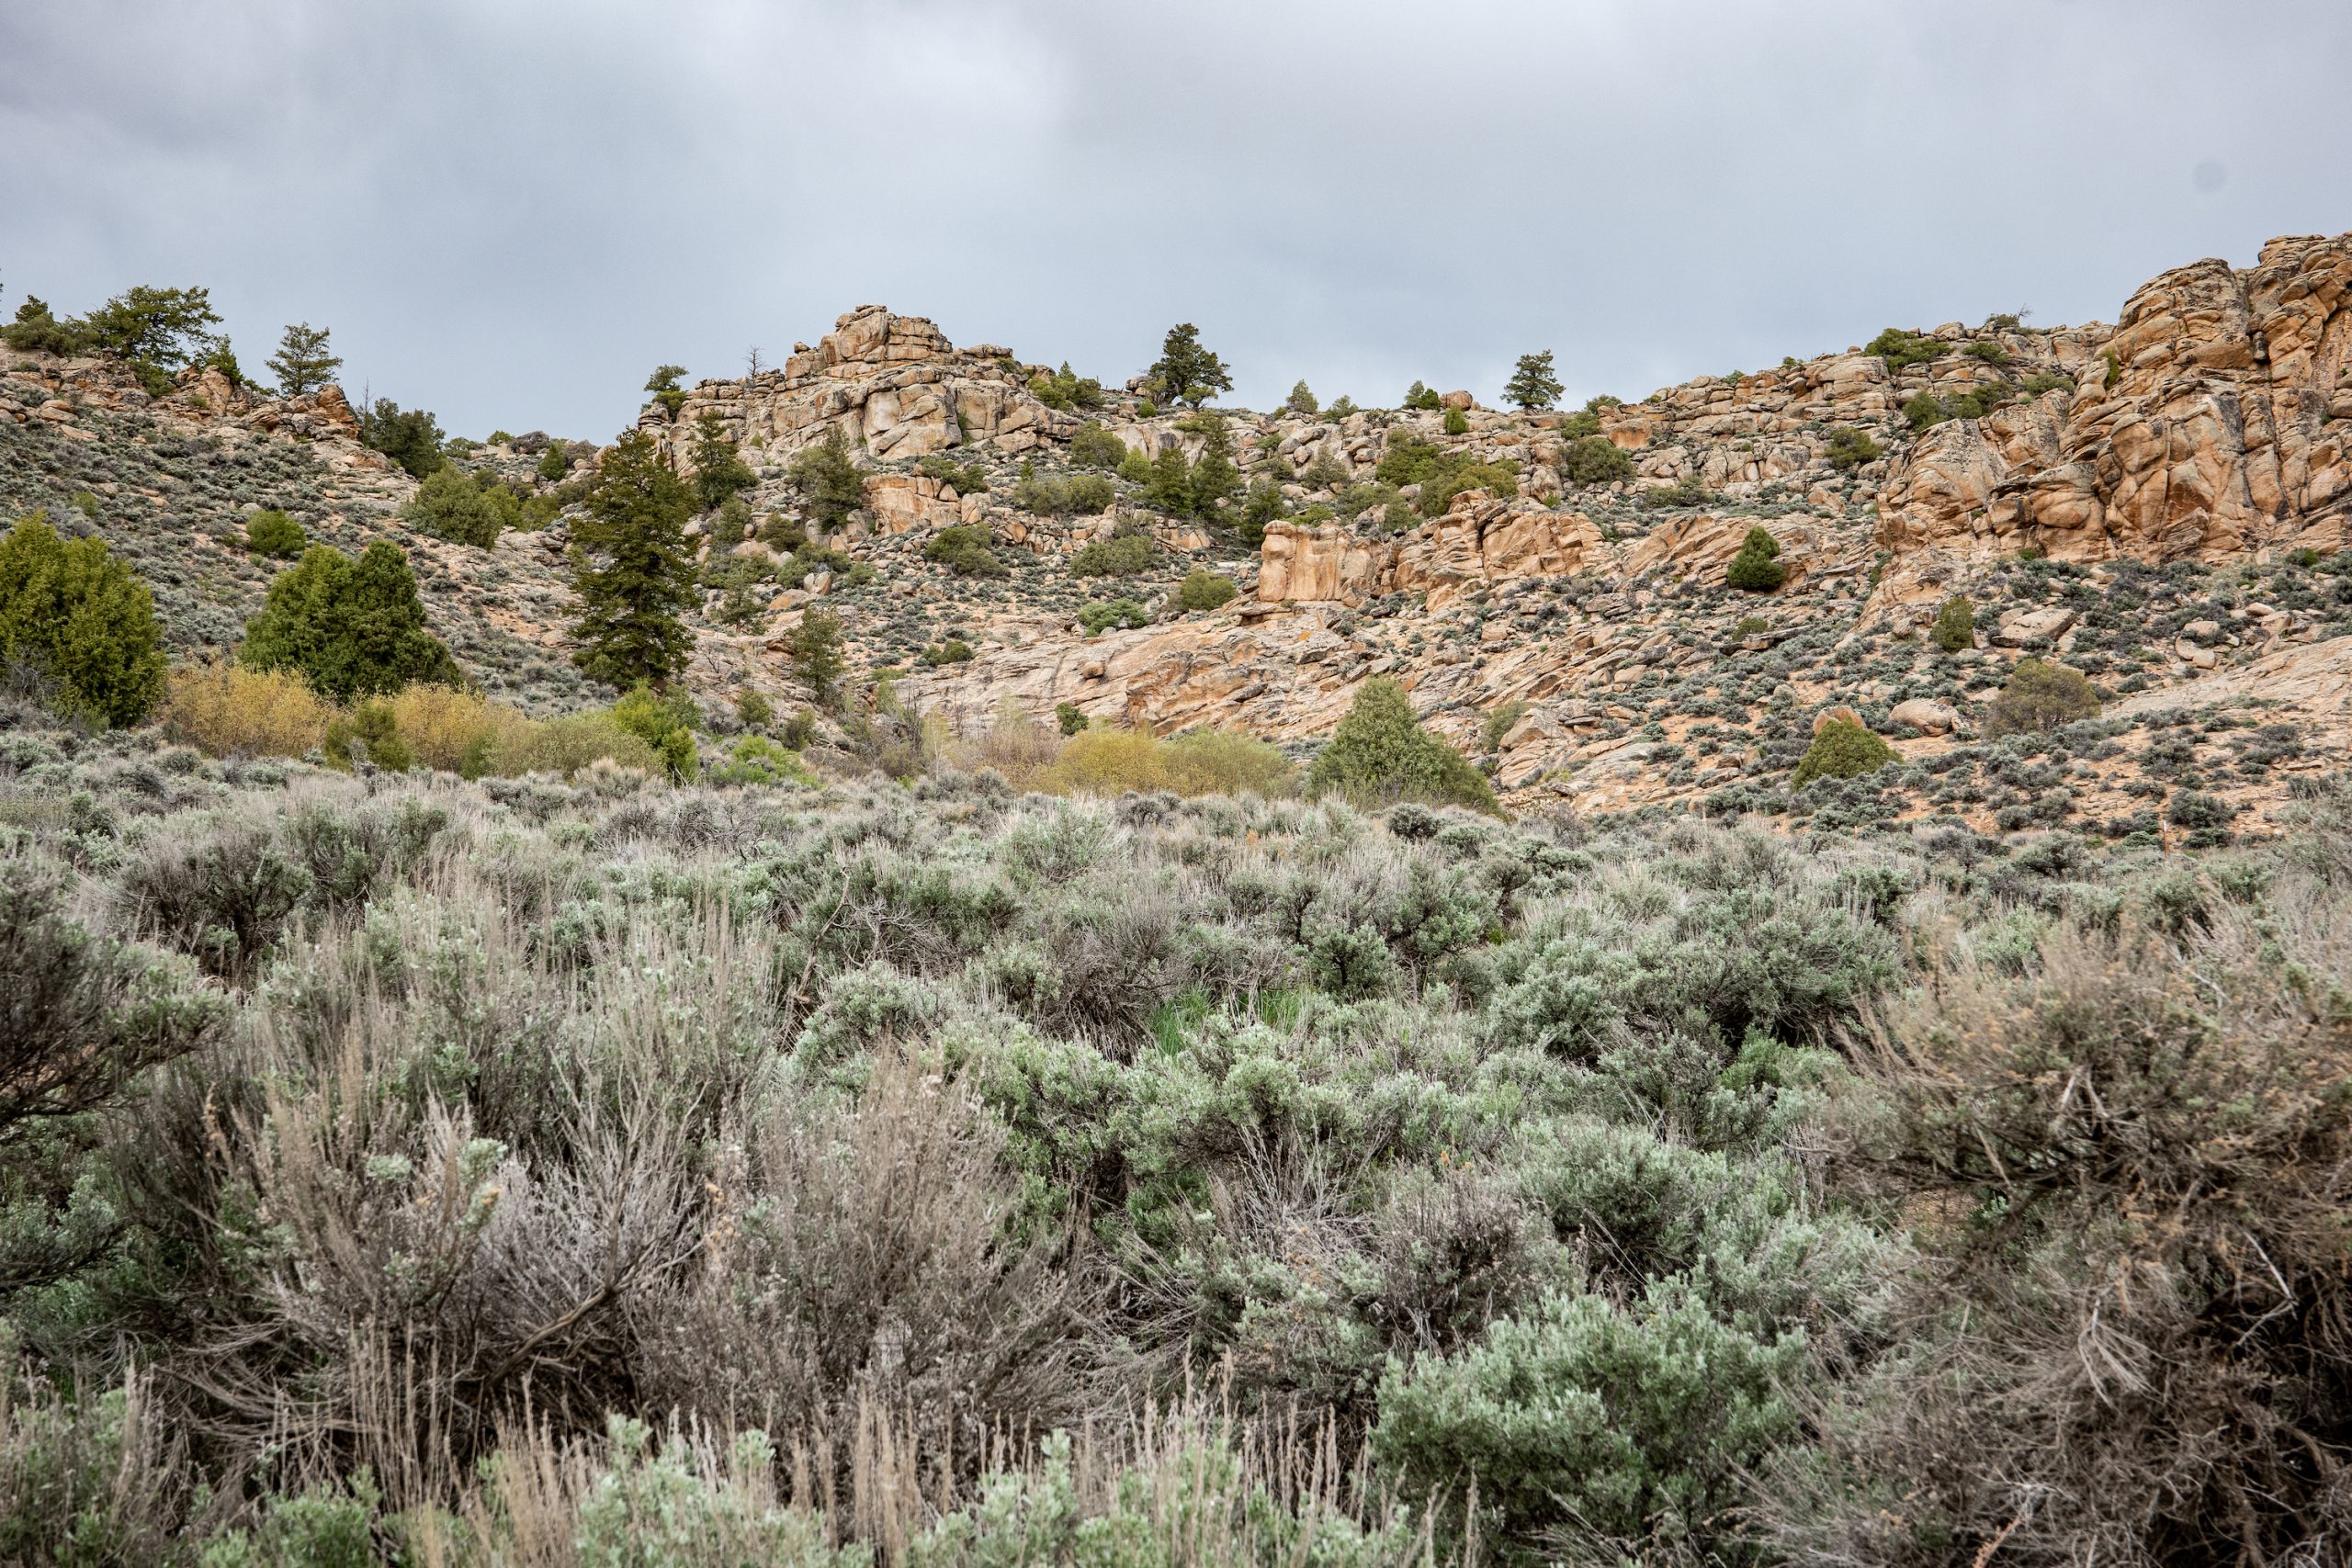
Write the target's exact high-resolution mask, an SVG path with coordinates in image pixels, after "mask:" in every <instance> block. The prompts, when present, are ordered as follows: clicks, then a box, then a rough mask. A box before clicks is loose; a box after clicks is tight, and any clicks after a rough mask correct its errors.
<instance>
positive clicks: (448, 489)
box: [401, 463, 519, 549]
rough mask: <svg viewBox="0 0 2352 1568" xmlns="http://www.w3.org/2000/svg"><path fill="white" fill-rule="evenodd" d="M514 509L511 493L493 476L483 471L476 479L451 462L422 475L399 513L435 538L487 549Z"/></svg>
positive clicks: (512, 517)
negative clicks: (415, 489)
mask: <svg viewBox="0 0 2352 1568" xmlns="http://www.w3.org/2000/svg"><path fill="white" fill-rule="evenodd" d="M518 511H519V509H518V506H517V503H516V502H515V497H514V496H513V495H512V494H511V493H509V492H508V491H507V490H506V488H505V487H504V486H503V485H502V484H500V483H499V482H498V480H497V479H496V478H495V477H494V476H492V475H491V474H489V473H484V474H482V475H481V477H480V478H479V479H477V478H476V477H475V476H474V475H472V474H469V473H468V472H467V471H466V470H465V469H463V468H459V467H458V465H457V464H455V463H445V464H443V465H442V466H441V467H440V468H435V470H434V471H433V472H431V473H430V474H427V475H426V476H425V477H424V483H423V484H422V485H420V486H418V487H417V491H416V497H415V499H414V500H413V501H411V502H409V503H408V504H407V505H406V506H404V507H402V508H401V517H402V518H404V519H406V520H407V521H408V522H409V523H410V524H411V525H413V526H415V527H417V528H420V529H422V530H424V532H425V533H427V534H430V535H432V536H434V537H435V538H437V539H447V540H448V541H450V542H451V543H452V544H458V545H472V546H474V547H477V548H480V549H488V548H489V547H491V546H492V545H494V544H496V543H497V542H498V536H499V534H500V533H501V532H502V531H503V530H504V529H506V528H507V527H509V526H511V525H512V524H513V522H514V520H515V517H516V516H517V514H518Z"/></svg>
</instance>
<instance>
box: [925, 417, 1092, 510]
mask: <svg viewBox="0 0 2352 1568" xmlns="http://www.w3.org/2000/svg"><path fill="white" fill-rule="evenodd" d="M1095 428H1097V429H1100V428H1101V426H1099V425H1098V426H1096V427H1095ZM915 472H917V473H919V474H921V475H922V476H923V477H924V478H926V479H937V480H938V481H939V482H940V483H941V484H944V485H950V486H953V487H954V488H955V491H956V494H958V495H985V494H987V493H988V488H989V471H988V470H987V469H986V468H982V467H980V465H979V464H978V463H977V462H972V463H959V462H957V461H956V459H955V458H953V457H949V456H948V455H947V454H946V453H944V452H933V453H932V454H931V455H930V456H929V457H924V458H922V460H921V461H919V462H917V463H916V464H915Z"/></svg>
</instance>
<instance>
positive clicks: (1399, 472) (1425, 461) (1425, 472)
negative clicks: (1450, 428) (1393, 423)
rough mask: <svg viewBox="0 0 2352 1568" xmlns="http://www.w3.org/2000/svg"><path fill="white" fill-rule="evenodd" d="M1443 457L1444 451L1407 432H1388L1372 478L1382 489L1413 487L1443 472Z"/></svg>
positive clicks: (1431, 442)
mask: <svg viewBox="0 0 2352 1568" xmlns="http://www.w3.org/2000/svg"><path fill="white" fill-rule="evenodd" d="M1446 457H1447V453H1446V450H1445V448H1443V447H1442V446H1439V445H1438V444H1437V443H1436V442H1434V441H1424V440H1422V439H1421V438H1420V437H1419V436H1418V435H1416V434H1413V433H1412V432H1411V431H1409V430H1403V429H1398V430H1395V431H1391V432H1390V433H1389V436H1388V444H1387V446H1385V447H1384V448H1382V450H1381V454H1380V462H1379V464H1378V465H1377V466H1376V467H1375V468H1374V469H1373V478H1374V479H1378V480H1379V481H1380V482H1381V483H1382V484H1385V485H1397V486H1399V487H1402V486H1405V485H1417V484H1419V483H1421V482H1422V481H1423V480H1425V479H1433V478H1435V477H1436V476H1437V475H1438V474H1440V473H1442V472H1443V471H1444V469H1445V464H1446Z"/></svg>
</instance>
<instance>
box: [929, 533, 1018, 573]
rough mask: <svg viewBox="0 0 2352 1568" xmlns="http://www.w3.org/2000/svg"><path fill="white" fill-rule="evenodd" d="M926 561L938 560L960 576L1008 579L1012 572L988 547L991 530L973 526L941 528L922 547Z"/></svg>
mask: <svg viewBox="0 0 2352 1568" xmlns="http://www.w3.org/2000/svg"><path fill="white" fill-rule="evenodd" d="M922 555H923V559H925V560H931V561H937V562H938V563H939V564H940V565H942V566H944V567H945V568H946V569H947V570H950V571H952V572H954V573H955V574H956V576H958V577H1005V576H1009V575H1011V569H1010V568H1008V567H1007V566H1006V565H1005V564H1004V563H1003V562H1002V561H1001V560H999V559H997V558H996V552H995V551H994V550H992V549H990V548H989V531H988V530H987V529H986V528H982V527H978V526H975V525H970V524H957V525H956V526H954V527H951V528H942V529H941V530H940V531H939V532H938V533H936V534H933V536H931V539H930V542H929V543H927V544H925V545H924V546H923V547H922Z"/></svg>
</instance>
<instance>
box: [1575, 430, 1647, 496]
mask: <svg viewBox="0 0 2352 1568" xmlns="http://www.w3.org/2000/svg"><path fill="white" fill-rule="evenodd" d="M1560 476H1561V478H1563V479H1566V480H1567V481H1568V482H1569V483H1570V484H1573V485H1599V484H1608V483H1610V482H1611V481H1612V480H1615V479H1632V478H1633V477H1634V455H1633V454H1632V453H1631V452H1627V451H1625V450H1624V449H1623V448H1622V447H1620V446H1618V445H1617V444H1616V443H1615V442H1613V441H1611V440H1610V439H1609V437H1607V436H1606V435H1579V436H1577V437H1576V438H1575V439H1574V440H1572V441H1570V442H1569V443H1568V444H1567V446H1566V450H1564V451H1563V452H1562V453H1561V454H1560Z"/></svg>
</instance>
